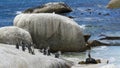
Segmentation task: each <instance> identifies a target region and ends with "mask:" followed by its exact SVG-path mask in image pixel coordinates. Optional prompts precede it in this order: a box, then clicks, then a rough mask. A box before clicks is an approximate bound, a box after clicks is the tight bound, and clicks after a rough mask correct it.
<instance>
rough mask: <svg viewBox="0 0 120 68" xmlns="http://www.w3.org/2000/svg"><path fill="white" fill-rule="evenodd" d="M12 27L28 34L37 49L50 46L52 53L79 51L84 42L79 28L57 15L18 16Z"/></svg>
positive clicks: (71, 21) (67, 19)
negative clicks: (23, 30) (16, 27)
mask: <svg viewBox="0 0 120 68" xmlns="http://www.w3.org/2000/svg"><path fill="white" fill-rule="evenodd" d="M14 25H15V26H18V27H20V28H23V29H25V30H27V31H28V32H30V34H31V36H32V39H33V42H34V43H35V44H36V47H37V48H45V47H48V46H50V48H51V50H52V51H58V50H61V51H64V52H65V51H81V50H82V48H83V47H84V46H85V40H84V37H83V34H82V31H81V28H80V26H79V25H78V24H77V23H76V22H74V21H73V20H72V19H70V18H67V17H65V16H61V15H58V14H51V13H40V14H20V15H17V16H16V17H15V19H14Z"/></svg>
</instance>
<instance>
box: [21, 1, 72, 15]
mask: <svg viewBox="0 0 120 68" xmlns="http://www.w3.org/2000/svg"><path fill="white" fill-rule="evenodd" d="M71 11H72V9H71V8H70V7H69V6H68V5H67V4H65V3H63V2H51V3H47V4H44V5H42V6H38V7H35V8H29V9H27V10H25V11H23V13H53V12H54V13H57V14H60V13H67V12H71Z"/></svg>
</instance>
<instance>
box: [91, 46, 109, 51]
mask: <svg viewBox="0 0 120 68" xmlns="http://www.w3.org/2000/svg"><path fill="white" fill-rule="evenodd" d="M107 49H108V47H107V46H100V47H96V48H93V50H107Z"/></svg>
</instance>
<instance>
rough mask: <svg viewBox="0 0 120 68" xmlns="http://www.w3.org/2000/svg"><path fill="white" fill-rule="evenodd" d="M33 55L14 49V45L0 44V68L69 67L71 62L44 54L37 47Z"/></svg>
mask: <svg viewBox="0 0 120 68" xmlns="http://www.w3.org/2000/svg"><path fill="white" fill-rule="evenodd" d="M34 52H35V55H32V54H30V53H28V51H27V50H26V51H25V52H23V51H22V50H21V49H16V48H15V46H14V45H13V46H10V45H6V44H0V68H71V66H72V62H68V61H66V60H62V59H57V58H54V57H52V56H45V55H43V54H42V53H40V52H39V51H38V50H37V49H35V50H34Z"/></svg>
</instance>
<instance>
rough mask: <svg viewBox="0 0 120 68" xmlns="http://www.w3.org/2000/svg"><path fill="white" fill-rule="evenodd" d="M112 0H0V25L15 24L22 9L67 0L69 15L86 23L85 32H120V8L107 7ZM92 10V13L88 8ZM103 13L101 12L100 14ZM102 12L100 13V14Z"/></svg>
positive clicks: (80, 22) (93, 33)
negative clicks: (14, 20)
mask: <svg viewBox="0 0 120 68" xmlns="http://www.w3.org/2000/svg"><path fill="white" fill-rule="evenodd" d="M109 1H110V0H0V27H3V26H9V25H13V19H14V17H15V16H16V15H17V13H19V12H20V11H23V10H25V9H27V8H30V7H35V6H38V5H42V4H45V3H48V2H65V3H67V4H68V5H69V6H70V7H71V8H72V9H73V12H71V13H68V14H67V15H68V16H72V17H74V20H75V21H76V22H77V23H78V24H80V25H85V26H86V29H85V30H84V33H87V34H88V33H89V34H92V35H98V34H101V33H118V34H120V29H119V28H120V9H107V8H106V5H107V4H108V2H109ZM89 9H90V11H91V13H90V12H89V11H87V10H89ZM100 13H101V14H100ZM99 14H100V15H99Z"/></svg>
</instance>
